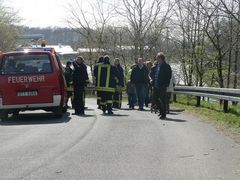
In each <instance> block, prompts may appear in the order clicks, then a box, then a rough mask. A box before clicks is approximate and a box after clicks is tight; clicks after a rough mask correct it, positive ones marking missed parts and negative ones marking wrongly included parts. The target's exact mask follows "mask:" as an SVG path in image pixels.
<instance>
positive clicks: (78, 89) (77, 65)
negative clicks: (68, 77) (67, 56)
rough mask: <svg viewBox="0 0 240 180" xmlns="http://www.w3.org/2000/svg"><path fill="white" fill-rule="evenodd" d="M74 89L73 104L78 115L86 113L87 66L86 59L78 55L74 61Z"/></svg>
mask: <svg viewBox="0 0 240 180" xmlns="http://www.w3.org/2000/svg"><path fill="white" fill-rule="evenodd" d="M73 67H74V70H73V87H74V88H73V89H74V98H73V104H74V109H75V114H76V115H84V88H85V86H86V84H87V82H88V81H89V78H88V73H87V66H86V65H85V64H84V59H83V57H81V56H78V57H77V59H76V61H74V62H73Z"/></svg>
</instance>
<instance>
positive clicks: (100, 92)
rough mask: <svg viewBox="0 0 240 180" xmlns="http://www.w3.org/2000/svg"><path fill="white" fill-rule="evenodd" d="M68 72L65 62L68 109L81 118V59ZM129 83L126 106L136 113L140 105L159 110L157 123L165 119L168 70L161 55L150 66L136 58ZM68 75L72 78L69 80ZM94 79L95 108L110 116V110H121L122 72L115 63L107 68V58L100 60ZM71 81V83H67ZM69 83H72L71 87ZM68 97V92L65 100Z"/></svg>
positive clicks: (84, 78) (84, 77)
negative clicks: (70, 107) (71, 107)
mask: <svg viewBox="0 0 240 180" xmlns="http://www.w3.org/2000/svg"><path fill="white" fill-rule="evenodd" d="M72 64H73V67H74V68H73V70H72V69H71V62H68V63H67V65H66V69H65V77H66V81H67V86H68V88H73V94H74V95H73V100H72V105H73V108H74V109H75V114H77V115H83V114H84V89H85V86H86V85H87V83H88V82H89V78H88V74H87V67H86V65H85V64H84V59H83V58H82V57H81V56H78V57H77V58H76V61H74V62H73V63H72ZM130 73H131V75H130V80H129V81H128V82H127V84H126V91H127V94H128V100H129V101H128V104H129V108H130V109H134V107H135V105H136V104H138V106H139V110H140V111H142V110H144V105H145V106H148V104H149V103H150V102H151V107H154V108H156V109H158V110H159V115H160V119H165V118H166V114H167V113H168V111H169V96H170V93H169V92H167V88H169V85H170V86H172V85H171V84H173V82H171V81H173V78H172V70H171V67H170V65H169V64H167V63H166V61H165V56H164V54H163V53H158V54H157V56H156V61H155V62H154V65H152V63H151V62H150V61H149V62H147V63H144V61H143V59H142V58H138V61H137V63H136V64H135V65H133V66H132V67H131V72H130ZM71 74H72V76H71ZM93 75H94V78H95V81H94V82H95V90H96V92H97V104H98V108H99V109H101V110H102V112H103V113H104V114H113V110H112V108H121V102H122V89H123V88H124V80H125V78H124V71H123V68H122V67H121V65H120V62H119V59H118V58H116V59H114V63H112V64H111V62H110V57H109V56H103V57H100V58H99V60H98V62H97V63H96V65H95V66H94V69H93ZM71 77H72V81H71ZM71 82H72V83H71ZM71 96H72V93H71V91H70V90H68V97H71Z"/></svg>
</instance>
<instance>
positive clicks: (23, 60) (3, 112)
mask: <svg viewBox="0 0 240 180" xmlns="http://www.w3.org/2000/svg"><path fill="white" fill-rule="evenodd" d="M37 109H42V110H46V111H52V112H53V113H54V114H55V115H56V116H58V117H60V116H61V115H62V114H63V113H64V112H66V82H65V79H64V75H63V69H62V65H61V63H60V61H59V58H58V56H57V55H56V53H55V52H54V49H52V48H31V49H27V48H26V49H24V48H22V49H18V50H17V51H14V52H8V53H2V54H1V55H0V119H2V120H4V119H7V118H8V115H9V114H13V115H18V113H19V112H20V111H25V110H37Z"/></svg>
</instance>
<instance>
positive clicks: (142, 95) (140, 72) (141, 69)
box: [130, 58, 149, 111]
mask: <svg viewBox="0 0 240 180" xmlns="http://www.w3.org/2000/svg"><path fill="white" fill-rule="evenodd" d="M130 79H131V82H132V83H134V84H135V85H136V90H137V97H138V105H139V110H140V111H142V110H144V109H143V105H144V102H145V99H146V91H147V87H148V83H149V76H148V69H147V67H146V66H145V65H144V63H143V59H142V58H138V65H137V66H136V67H134V68H133V70H132V73H131V77H130Z"/></svg>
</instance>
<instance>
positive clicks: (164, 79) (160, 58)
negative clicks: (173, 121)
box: [150, 53, 172, 119]
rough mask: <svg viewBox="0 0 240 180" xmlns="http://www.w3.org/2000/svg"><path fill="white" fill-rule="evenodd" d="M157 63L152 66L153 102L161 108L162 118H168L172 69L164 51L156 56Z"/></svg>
mask: <svg viewBox="0 0 240 180" xmlns="http://www.w3.org/2000/svg"><path fill="white" fill-rule="evenodd" d="M156 60H157V62H158V63H157V64H156V66H154V67H152V69H151V72H150V77H151V79H152V85H153V103H154V104H156V105H157V107H158V108H159V109H160V119H166V98H167V87H168V86H169V83H170V79H171V76H172V69H171V67H170V65H169V64H167V63H166V61H165V56H164V54H163V53H158V54H157V56H156Z"/></svg>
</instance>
